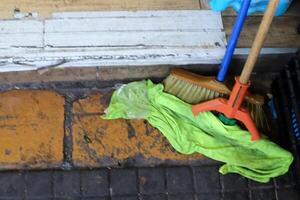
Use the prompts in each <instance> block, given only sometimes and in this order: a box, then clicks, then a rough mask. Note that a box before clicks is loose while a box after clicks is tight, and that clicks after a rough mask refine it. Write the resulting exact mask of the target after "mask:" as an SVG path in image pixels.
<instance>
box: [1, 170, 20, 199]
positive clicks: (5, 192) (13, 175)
mask: <svg viewBox="0 0 300 200" xmlns="http://www.w3.org/2000/svg"><path fill="white" fill-rule="evenodd" d="M24 191H25V180H24V176H23V174H22V173H18V172H1V173H0V199H22V198H23V197H24V195H25V193H24Z"/></svg>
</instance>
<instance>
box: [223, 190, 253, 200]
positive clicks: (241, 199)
mask: <svg viewBox="0 0 300 200" xmlns="http://www.w3.org/2000/svg"><path fill="white" fill-rule="evenodd" d="M223 199H224V200H249V192H248V191H238V192H237V191H236V192H225V193H224V198H223Z"/></svg>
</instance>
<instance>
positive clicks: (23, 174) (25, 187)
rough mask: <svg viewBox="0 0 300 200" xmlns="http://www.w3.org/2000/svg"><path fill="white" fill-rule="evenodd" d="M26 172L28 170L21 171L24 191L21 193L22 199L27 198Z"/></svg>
mask: <svg viewBox="0 0 300 200" xmlns="http://www.w3.org/2000/svg"><path fill="white" fill-rule="evenodd" d="M27 173H28V172H24V173H22V178H23V180H24V193H23V199H27V196H28V195H27Z"/></svg>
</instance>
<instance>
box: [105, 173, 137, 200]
mask: <svg viewBox="0 0 300 200" xmlns="http://www.w3.org/2000/svg"><path fill="white" fill-rule="evenodd" d="M110 181H111V190H112V195H113V196H117V195H131V194H137V187H138V186H137V177H136V171H135V170H133V169H113V170H112V171H111V180H110Z"/></svg>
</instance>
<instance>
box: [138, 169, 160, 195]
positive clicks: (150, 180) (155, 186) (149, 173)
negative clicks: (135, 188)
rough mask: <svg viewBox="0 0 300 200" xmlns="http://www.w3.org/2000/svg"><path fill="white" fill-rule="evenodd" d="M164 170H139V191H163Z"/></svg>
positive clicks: (143, 192) (152, 192)
mask: <svg viewBox="0 0 300 200" xmlns="http://www.w3.org/2000/svg"><path fill="white" fill-rule="evenodd" d="M164 172H165V170H164V169H163V168H144V169H140V170H139V182H140V191H141V193H142V194H158V193H164V192H165V191H166V188H165V173H164Z"/></svg>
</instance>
